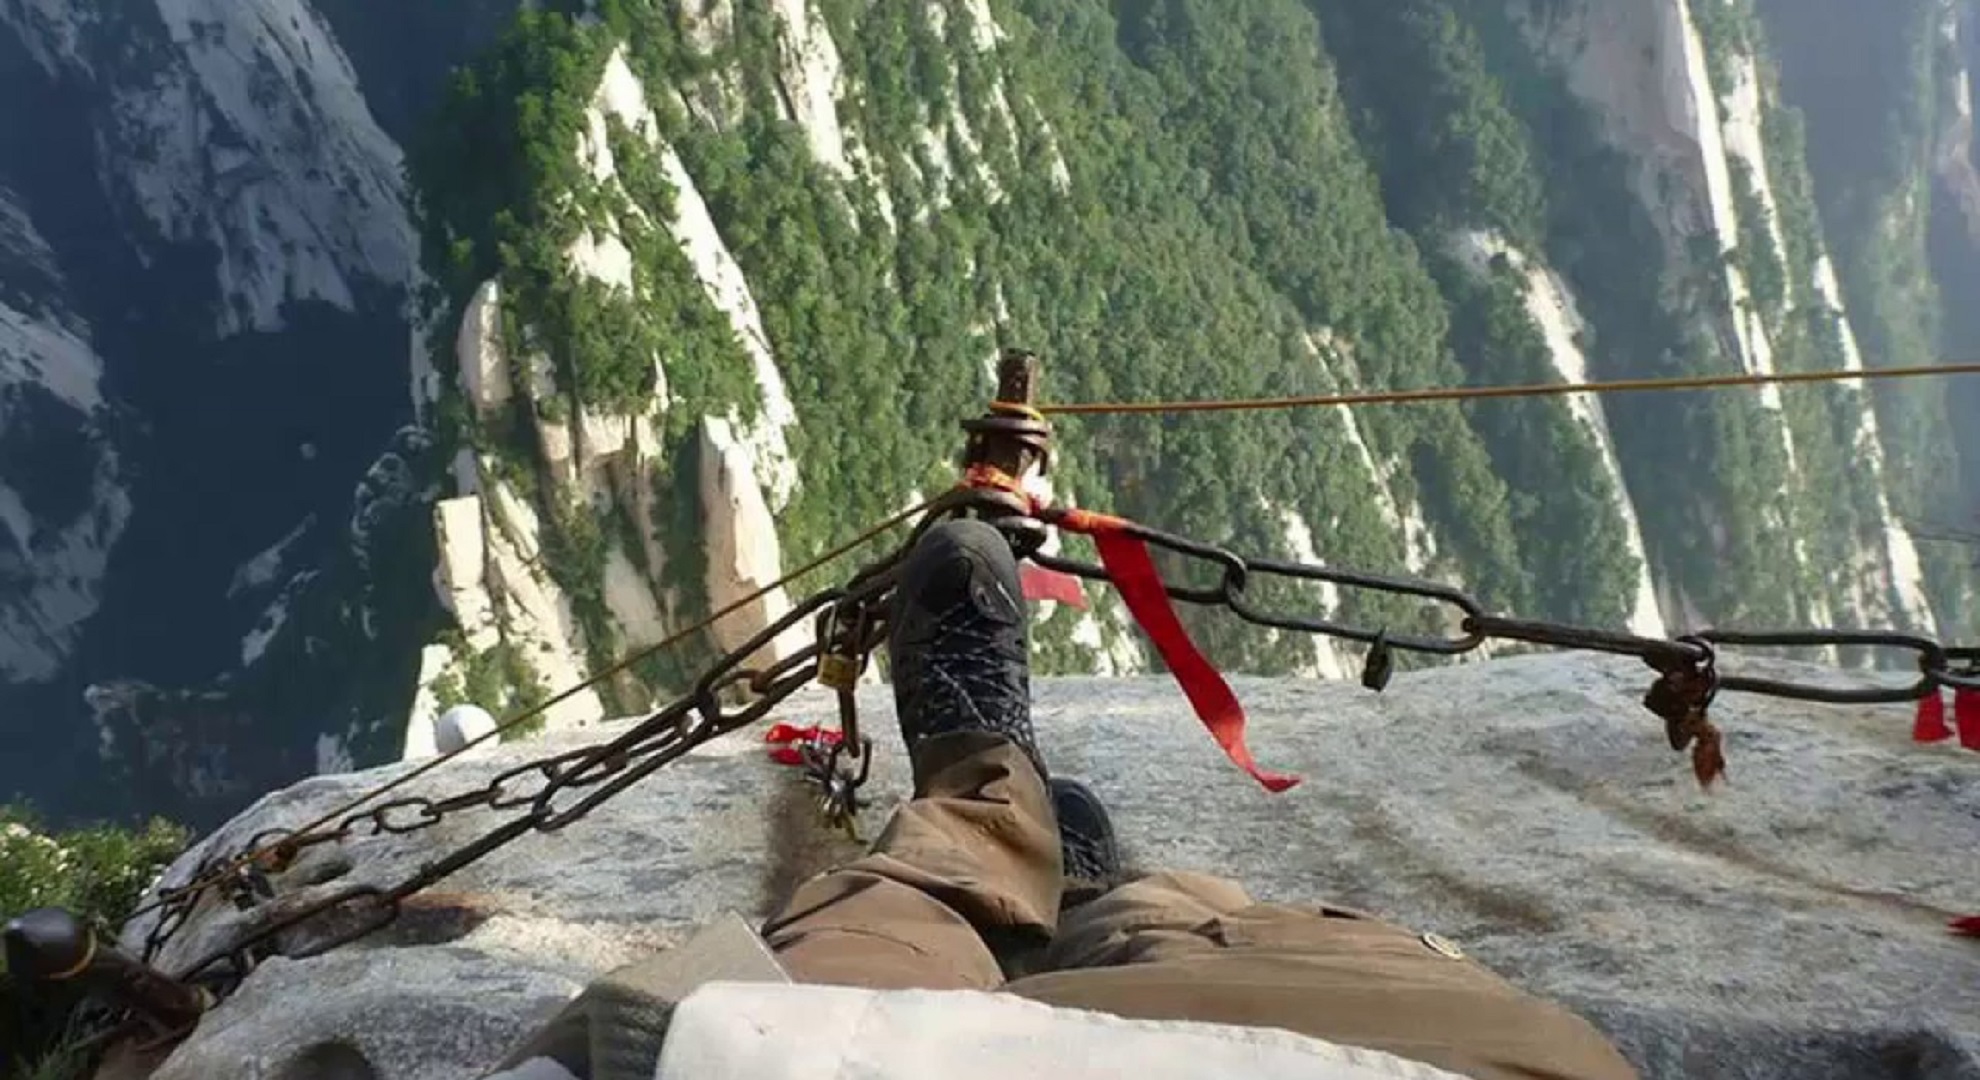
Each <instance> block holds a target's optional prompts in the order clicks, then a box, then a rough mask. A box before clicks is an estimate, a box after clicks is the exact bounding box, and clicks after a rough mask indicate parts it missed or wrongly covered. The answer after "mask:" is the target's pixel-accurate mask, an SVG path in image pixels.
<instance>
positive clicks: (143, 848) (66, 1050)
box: [0, 806, 188, 1080]
mask: <svg viewBox="0 0 1980 1080" xmlns="http://www.w3.org/2000/svg"><path fill="white" fill-rule="evenodd" d="M187 838H188V837H187V834H186V831H185V830H184V829H181V828H179V827H178V826H176V825H172V824H170V823H168V822H165V821H160V820H156V819H154V820H152V821H150V822H148V823H146V824H145V825H143V826H142V827H140V828H137V829H124V828H117V827H113V826H91V827H86V828H77V829H71V830H67V831H63V832H57V833H52V834H51V833H46V832H44V831H42V829H41V827H40V825H39V823H38V821H37V820H36V819H35V817H34V815H33V814H31V813H30V812H28V811H27V810H25V809H24V808H22V807H19V806H0V919H4V918H10V917H12V916H15V915H18V914H20V913H22V912H25V911H29V910H32V909H35V908H42V907H59V908H65V909H67V910H69V911H71V912H74V913H75V914H76V915H78V916H80V917H81V918H83V919H84V920H85V921H87V922H89V923H90V924H92V925H93V926H94V927H96V928H97V930H98V932H99V933H101V934H104V935H106V936H107V937H114V936H115V935H116V934H117V931H118V928H119V927H120V926H121V925H122V924H123V922H124V919H125V918H126V917H127V916H128V915H129V914H130V912H131V911H132V910H134V909H135V908H136V907H137V904H138V900H139V898H140V897H142V896H143V894H144V891H145V889H147V888H149V887H150V885H151V882H152V880H153V879H154V878H156V877H157V876H158V873H159V872H160V871H161V870H163V869H164V868H165V866H166V864H168V863H169V862H171V860H172V859H173V857H175V856H176V855H178V853H179V852H180V851H181V850H182V849H183V848H184V847H185V845H186V841H187ZM77 1004H78V1003H77V1002H75V1001H70V1000H56V999H51V998H48V997H46V996H44V995H33V996H31V995H28V994H27V993H25V992H24V991H23V989H22V988H21V987H19V986H17V985H16V984H15V983H14V981H13V978H12V977H11V976H10V975H9V974H8V973H7V969H6V962H5V959H4V958H0V1078H4V1080H69V1078H71V1077H82V1076H87V1075H89V1071H88V1068H87V1066H88V1060H87V1057H86V1055H84V1054H83V1053H81V1052H80V1051H78V1050H76V1049H75V1047H74V1042H75V1039H74V1034H75V1031H76V1030H77V1029H76V1028H74V1027H73V1026H72V1025H73V1024H74V1023H75V1022H76V1020H77V1015H76V1013H75V1012H74V1011H73V1010H74V1009H75V1007H76V1005H77Z"/></svg>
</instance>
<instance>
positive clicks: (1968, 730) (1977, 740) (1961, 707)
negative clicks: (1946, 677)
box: [1953, 690, 1980, 750]
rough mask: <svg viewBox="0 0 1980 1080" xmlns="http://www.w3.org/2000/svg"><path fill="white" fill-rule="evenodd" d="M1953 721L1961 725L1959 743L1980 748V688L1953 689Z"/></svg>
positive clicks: (1968, 747) (1975, 748) (1972, 748)
mask: <svg viewBox="0 0 1980 1080" xmlns="http://www.w3.org/2000/svg"><path fill="white" fill-rule="evenodd" d="M1953 723H1955V724H1957V725H1959V745H1961V746H1964V747H1966V748H1967V749H1968V750H1980V690H1955V691H1953Z"/></svg>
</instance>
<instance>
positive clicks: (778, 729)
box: [763, 724, 846, 765]
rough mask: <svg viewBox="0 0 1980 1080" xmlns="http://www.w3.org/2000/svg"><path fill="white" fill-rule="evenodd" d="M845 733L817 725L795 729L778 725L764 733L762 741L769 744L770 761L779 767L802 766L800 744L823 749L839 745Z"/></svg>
mask: <svg viewBox="0 0 1980 1080" xmlns="http://www.w3.org/2000/svg"><path fill="white" fill-rule="evenodd" d="M845 737H846V733H845V732H843V731H840V730H838V729H837V728H830V729H827V728H824V727H820V726H819V725H817V724H813V725H812V726H810V727H795V726H793V725H790V724H778V725H776V726H774V727H772V728H771V729H770V730H769V731H767V732H764V734H763V741H764V742H766V743H769V744H770V760H771V761H774V762H776V763H777V764H779V765H802V764H804V748H803V747H802V746H801V745H800V744H802V743H813V744H815V745H817V746H820V747H824V748H827V749H829V748H831V747H834V746H837V745H839V743H840V742H841V741H843V740H844V739H845Z"/></svg>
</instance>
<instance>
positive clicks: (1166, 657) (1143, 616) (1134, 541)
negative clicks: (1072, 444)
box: [1060, 510, 1299, 792]
mask: <svg viewBox="0 0 1980 1080" xmlns="http://www.w3.org/2000/svg"><path fill="white" fill-rule="evenodd" d="M1060 525H1061V526H1062V527H1064V528H1067V529H1071V530H1072V531H1074V532H1079V533H1085V534H1087V535H1089V536H1091V537H1093V541H1094V544H1095V545H1096V546H1097V547H1099V549H1100V563H1101V565H1103V566H1105V567H1106V568H1107V576H1108V577H1110V578H1112V579H1113V582H1114V587H1115V588H1117V589H1119V590H1120V592H1121V599H1122V600H1124V601H1126V603H1127V608H1128V612H1129V613H1130V614H1132V615H1133V616H1134V619H1135V621H1136V622H1138V623H1140V624H1141V628H1142V630H1144V631H1146V632H1147V634H1148V637H1149V638H1150V639H1151V640H1152V641H1154V642H1155V649H1156V651H1157V652H1159V653H1161V654H1162V660H1163V662H1164V663H1166V664H1168V665H1169V671H1170V673H1171V674H1173V675H1174V676H1175V678H1176V684H1177V685H1179V686H1181V687H1182V691H1183V694H1184V695H1185V696H1187V697H1188V698H1189V703H1190V705H1191V706H1192V707H1193V708H1195V710H1196V715H1197V718H1198V719H1200V720H1202V721H1203V726H1204V727H1206V728H1208V729H1209V731H1210V737H1211V738H1213V739H1215V740H1217V745H1218V746H1221V747H1223V749H1224V753H1225V754H1227V755H1229V757H1230V759H1231V760H1232V761H1233V762H1235V763H1236V764H1237V765H1238V767H1239V768H1241V769H1243V770H1244V771H1245V772H1247V773H1250V774H1251V777H1252V779H1254V780H1257V781H1258V782H1259V783H1260V784H1262V785H1264V787H1265V790H1267V791H1273V792H1279V791H1286V790H1288V789H1290V788H1292V787H1293V786H1295V785H1297V784H1298V783H1299V778H1298V777H1296V776H1285V775H1281V774H1278V773H1271V772H1266V771H1265V770H1264V769H1261V768H1259V767H1258V762H1257V761H1256V760H1254V759H1253V758H1252V756H1251V750H1250V748H1249V747H1247V746H1246V745H1245V741H1244V706H1242V705H1240V704H1238V699H1237V695H1236V694H1234V693H1232V692H1231V687H1230V684H1229V683H1227V682H1225V681H1224V677H1223V676H1222V675H1221V674H1219V673H1218V671H1217V669H1216V668H1215V667H1212V666H1211V664H1210V661H1209V660H1207V659H1205V658H1204V656H1203V653H1202V652H1200V651H1198V649H1197V648H1196V643H1195V642H1193V641H1191V640H1190V639H1189V632H1188V631H1187V630H1184V629H1183V625H1182V622H1181V620H1179V619H1177V618H1176V609H1175V607H1174V606H1173V605H1171V604H1170V603H1169V593H1168V590H1166V589H1165V588H1163V585H1162V575H1161V573H1160V572H1159V571H1157V570H1156V569H1155V560H1154V559H1153V558H1152V557H1150V556H1149V554H1148V545H1147V544H1145V543H1143V542H1142V541H1141V540H1140V539H1139V538H1137V537H1135V536H1133V535H1131V534H1129V533H1128V532H1127V531H1126V527H1127V522H1125V521H1123V520H1122V519H1120V518H1117V517H1111V516H1109V515H1106V514H1095V513H1091V512H1089V511H1085V510H1068V511H1066V513H1065V516H1064V518H1063V519H1062V520H1061V521H1060Z"/></svg>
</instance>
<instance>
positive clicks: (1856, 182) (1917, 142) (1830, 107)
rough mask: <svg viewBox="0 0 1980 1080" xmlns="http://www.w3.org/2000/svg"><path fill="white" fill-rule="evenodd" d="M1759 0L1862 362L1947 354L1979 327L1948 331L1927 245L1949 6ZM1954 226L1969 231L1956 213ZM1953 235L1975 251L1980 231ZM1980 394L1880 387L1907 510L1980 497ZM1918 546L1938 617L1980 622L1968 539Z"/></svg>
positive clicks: (1892, 362)
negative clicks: (1799, 120) (1976, 416)
mask: <svg viewBox="0 0 1980 1080" xmlns="http://www.w3.org/2000/svg"><path fill="white" fill-rule="evenodd" d="M1758 8H1759V11H1760V13H1761V14H1762V15H1763V16H1764V17H1765V23H1766V29H1767V32H1768V34H1769V36H1770V37H1772V38H1773V39H1774V41H1775V43H1776V45H1777V49H1776V51H1777V52H1778V55H1779V57H1780V61H1781V69H1782V91H1783V95H1784V97H1785V99H1786V100H1787V101H1789V102H1790V103H1792V104H1793V105H1794V106H1796V107H1797V108H1798V109H1800V110H1801V111H1802V112H1803V113H1804V114H1805V115H1806V117H1807V120H1806V123H1805V144H1806V147H1807V160H1808V162H1809V165H1810V167H1811V169H1812V171H1813V173H1814V175H1815V176H1817V177H1818V178H1819V179H1820V183H1819V184H1817V185H1815V186H1814V189H1813V191H1812V193H1811V195H1810V205H1811V206H1812V207H1813V208H1814V209H1815V211H1816V213H1817V214H1818V215H1819V221H1820V224H1821V227H1822V228H1823V230H1824V232H1825V233H1826V235H1827V236H1828V238H1829V240H1830V243H1831V244H1832V246H1833V248H1834V251H1835V256H1836V268H1837V273H1838V275H1839V276H1840V278H1841V280H1842V287H1843V294H1844V298H1845V300H1846V301H1847V303H1848V305H1849V309H1850V312H1851V318H1852V321H1853V323H1854V324H1855V326H1856V328H1857V331H1858V333H1859V335H1860V336H1861V339H1862V345H1863V349H1864V353H1865V362H1866V363H1868V364H1870V365H1872V366H1877V367H1900V366H1915V365H1928V364H1933V363H1936V362H1938V359H1939V357H1941V356H1942V355H1944V354H1945V349H1944V348H1943V346H1945V345H1947V344H1953V345H1968V346H1970V345H1971V343H1972V339H1968V340H1965V341H1959V340H1953V341H1950V342H1949V341H1948V340H1947V339H1946V338H1945V337H1944V336H1943V333H1944V331H1943V328H1944V327H1945V322H1946V319H1945V315H1946V313H1945V311H1944V310H1943V304H1944V301H1943V300H1942V297H1941V296H1940V293H1939V288H1938V285H1937V283H1936V280H1935V278H1934V274H1933V269H1934V267H1933V265H1932V262H1931V254H1930V249H1929V247H1928V230H1929V229H1930V228H1931V227H1932V224H1933V222H1932V215H1933V214H1935V213H1938V212H1939V211H1938V210H1936V209H1935V208H1934V206H1933V195H1934V192H1933V187H1932V170H1933V168H1934V160H1933V155H1934V152H1935V145H1934V144H1935V141H1936V139H1937V137H1938V134H1939V130H1940V128H1941V126H1942V125H1944V124H1947V123H1949V122H1950V120H1949V117H1948V114H1947V110H1948V108H1949V104H1948V103H1947V102H1945V101H1942V100H1941V97H1940V94H1939V87H1940V86H1941V85H1943V84H1944V83H1945V82H1946V81H1947V80H1948V77H1949V73H1950V72H1952V71H1954V70H1955V65H1957V64H1959V63H1960V62H1961V58H1960V57H1959V55H1958V54H1957V51H1956V50H1955V49H1954V48H1953V47H1952V46H1951V44H1950V43H1948V42H1946V41H1945V40H1944V39H1943V38H1942V37H1941V35H1940V29H1941V25H1942V19H1943V16H1944V6H1943V5H1941V4H1939V3H1936V2H1934V0H1894V2H1892V3H1890V4H1887V5H1879V6H1878V7H1877V8H1876V9H1875V10H1874V11H1872V10H1869V9H1864V8H1861V7H1860V6H1858V5H1855V4H1851V3H1847V2H1843V0H1808V2H1805V3H1803V2H1796V3H1787V2H1785V0H1759V3H1758ZM1969 34H1970V29H1969ZM1945 210H1946V211H1947V216H1948V217H1954V216H1956V213H1957V212H1956V211H1954V210H1952V208H1950V207H1948V208H1945ZM1949 228H1951V229H1952V230H1953V231H1955V232H1957V231H1960V227H1959V226H1958V225H1957V224H1949ZM1956 247H1957V248H1958V249H1960V250H1961V251H1965V252H1971V251H1972V239H1971V238H1970V237H1966V238H1963V239H1962V241H1960V242H1959V243H1957V244H1956ZM1969 257H1970V256H1969ZM1953 268H1954V269H1957V268H1958V267H1957V259H1955V266H1954V267H1953ZM1970 280H1971V279H1963V280H1962V279H1959V278H1955V283H1956V284H1965V283H1966V282H1967V281H1970ZM1970 306H1971V305H1965V304H1961V305H1956V306H1955V307H1954V310H1955V311H1961V312H1963V311H1964V309H1966V308H1968V307H1970ZM1971 381H1972V380H1965V382H1967V383H1970V382H1971ZM1949 389H1950V390H1951V391H1952V392H1951V393H1948V390H1949ZM1973 393H1974V391H1973V390H1972V388H1971V387H1970V386H1954V387H1950V388H1949V387H1946V386H1939V385H1932V384H1928V383H1913V384H1909V385H1906V384H1891V385H1884V386H1880V387H1879V388H1878V389H1877V391H1876V393H1875V395H1874V400H1875V404H1876V407H1877V413H1878V418H1879V421H1880V423H1881V425H1882V432H1883V437H1884V442H1885V446H1886V448H1887V451H1888V452H1889V453H1890V455H1891V466H1892V468H1891V471H1892V475H1893V478H1894V483H1893V490H1892V500H1893V502H1894V503H1895V509H1896V511H1897V513H1898V516H1899V517H1900V518H1901V519H1903V520H1904V521H1906V522H1909V523H1914V524H1917V525H1922V526H1926V527H1928V528H1929V527H1930V526H1933V525H1944V524H1946V523H1948V519H1949V518H1950V519H1954V520H1955V521H1956V520H1957V519H1958V518H1960V517H1961V516H1963V513H1968V512H1970V508H1971V507H1972V506H1973V505H1974V503H1973V501H1972V496H1971V495H1970V492H1972V491H1973V490H1974V489H1973V484H1972V481H1971V475H1972V469H1973V467H1974V465H1975V464H1976V463H1980V439H1976V438H1975V437H1974V435H1973V425H1972V424H1971V423H1970V422H1967V421H1966V418H1967V417H1968V416H1969V415H1970V408H1971V405H1972V403H1973V402H1974V401H1975V400H1976V399H1975V398H1974V396H1973ZM1962 446H1964V447H1965V448H1966V451H1967V453H1966V456H1965V458H1964V460H1962V456H1961V454H1960V452H1959V448H1961V447H1962ZM1920 554H1921V556H1922V558H1923V561H1924V569H1925V575H1926V582H1927V586H1928V589H1929V592H1930V594H1931V596H1932V599H1933V602H1934V604H1935V605H1936V607H1937V609H1938V614H1939V619H1940V622H1941V624H1942V625H1946V626H1949V627H1970V626H1972V625H1974V621H1975V619H1976V618H1980V607H1976V606H1975V598H1976V595H1977V594H1976V582H1980V578H1976V575H1975V573H1974V566H1973V560H1972V554H1971V552H1970V551H1969V550H1966V549H1964V548H1962V547H1960V546H1957V545H1947V544H1935V543H1927V544H1923V545H1921V546H1920Z"/></svg>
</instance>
